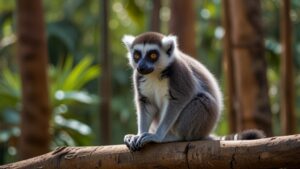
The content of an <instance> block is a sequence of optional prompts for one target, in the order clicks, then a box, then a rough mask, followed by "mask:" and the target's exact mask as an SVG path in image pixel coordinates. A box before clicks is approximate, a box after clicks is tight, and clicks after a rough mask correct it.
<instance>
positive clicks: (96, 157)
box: [0, 135, 300, 169]
mask: <svg viewBox="0 0 300 169" xmlns="http://www.w3.org/2000/svg"><path fill="white" fill-rule="evenodd" d="M4 168H5V169H7V168H8V169H10V168H50V169H52V168H53V169H57V168H60V169H64V168H85V169H88V168H93V169H95V168H107V169H115V168H122V169H141V168H144V169H148V168H156V169H157V168H164V169H166V168H189V169H192V168H205V169H220V168H222V169H227V168H228V169H232V168H239V169H243V168H256V169H258V168H300V135H290V136H281V137H272V138H265V139H260V140H252V141H194V142H177V143H166V144H150V145H148V146H146V147H145V148H144V149H143V150H142V151H139V152H130V151H128V149H127V148H126V146H125V145H113V146H99V147H61V148H57V149H56V150H54V151H52V152H50V153H47V154H44V155H41V156H38V157H35V158H31V159H28V160H24V161H19V162H16V163H11V164H7V165H4V166H0V169H4Z"/></svg>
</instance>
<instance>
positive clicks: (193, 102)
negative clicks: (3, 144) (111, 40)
mask: <svg viewBox="0 0 300 169" xmlns="http://www.w3.org/2000/svg"><path fill="white" fill-rule="evenodd" d="M123 43H124V44H125V46H126V47H127V49H128V54H127V57H128V59H129V63H130V65H131V67H132V68H133V84H134V93H135V105H136V109H137V118H138V133H137V135H132V134H129V135H126V136H125V137H124V142H125V144H126V145H127V146H128V148H129V149H130V150H132V151H136V150H139V149H141V148H142V147H143V146H144V145H145V144H147V143H149V142H156V143H161V142H173V141H191V140H200V139H210V138H211V136H210V133H211V132H212V130H213V129H214V128H215V126H216V124H217V122H218V119H219V117H220V112H221V110H222V107H223V103H222V94H221V92H220V89H219V86H218V83H217V81H216V80H215V78H214V76H213V75H212V74H211V73H210V72H209V71H208V69H207V68H206V67H205V66H204V65H202V64H201V63H200V62H198V61H196V60H195V59H193V58H192V57H190V56H188V55H186V54H184V53H183V52H181V51H180V50H179V49H178V47H177V40H176V37H175V36H164V35H162V34H160V33H155V32H148V33H144V34H141V35H139V36H137V37H134V36H128V35H125V36H124V37H123ZM232 137H233V138H236V139H249V138H250V139H251V137H253V138H260V137H263V135H262V133H260V132H259V131H256V130H253V131H247V132H243V133H240V134H236V135H233V136H232ZM232 137H227V139H229V138H231V139H232ZM224 138H225V137H223V139H224ZM225 139H226V138H225Z"/></svg>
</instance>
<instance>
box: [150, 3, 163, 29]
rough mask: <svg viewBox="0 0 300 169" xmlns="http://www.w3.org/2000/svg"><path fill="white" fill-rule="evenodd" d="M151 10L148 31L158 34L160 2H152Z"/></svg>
mask: <svg viewBox="0 0 300 169" xmlns="http://www.w3.org/2000/svg"><path fill="white" fill-rule="evenodd" d="M151 3H152V10H151V18H150V31H154V32H160V24H161V22H160V18H159V15H160V8H161V0H153V1H151Z"/></svg>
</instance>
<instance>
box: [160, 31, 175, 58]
mask: <svg viewBox="0 0 300 169" xmlns="http://www.w3.org/2000/svg"><path fill="white" fill-rule="evenodd" d="M161 42H162V46H163V48H164V50H165V51H166V53H167V54H168V55H169V56H171V55H172V54H173V52H174V49H175V47H177V37H176V36H173V35H168V36H165V37H163V38H162V40H161Z"/></svg>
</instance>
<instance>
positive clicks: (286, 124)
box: [280, 0, 296, 134]
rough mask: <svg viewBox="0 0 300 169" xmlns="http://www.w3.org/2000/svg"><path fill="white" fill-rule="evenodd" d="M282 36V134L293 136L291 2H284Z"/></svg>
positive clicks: (288, 0) (294, 121) (282, 7)
mask: <svg viewBox="0 0 300 169" xmlns="http://www.w3.org/2000/svg"><path fill="white" fill-rule="evenodd" d="M280 2H281V9H280V11H281V18H280V24H281V25H280V28H281V30H280V34H281V45H282V56H281V63H280V69H281V75H280V77H281V80H280V82H281V84H280V85H281V86H280V115H281V119H280V121H281V132H282V134H293V133H295V132H296V115H295V110H294V106H295V100H294V98H295V96H294V94H295V90H294V88H295V87H294V85H295V84H294V69H293V68H294V65H293V57H292V34H291V31H292V27H291V18H290V0H282V1H280Z"/></svg>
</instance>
